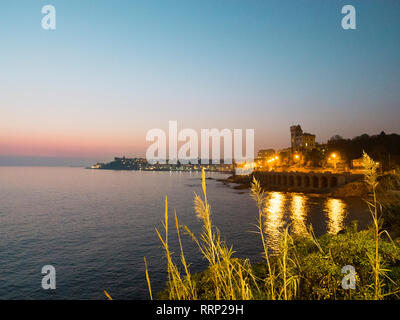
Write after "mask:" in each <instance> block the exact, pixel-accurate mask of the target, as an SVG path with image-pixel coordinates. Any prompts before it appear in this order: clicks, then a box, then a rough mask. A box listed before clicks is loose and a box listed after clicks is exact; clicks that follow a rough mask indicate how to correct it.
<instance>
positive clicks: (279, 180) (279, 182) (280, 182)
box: [278, 174, 282, 185]
mask: <svg viewBox="0 0 400 320" xmlns="http://www.w3.org/2000/svg"><path fill="white" fill-rule="evenodd" d="M278 185H282V176H281V175H280V174H278Z"/></svg>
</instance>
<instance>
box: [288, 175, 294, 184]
mask: <svg viewBox="0 0 400 320" xmlns="http://www.w3.org/2000/svg"><path fill="white" fill-rule="evenodd" d="M293 186H294V177H293V176H289V187H293Z"/></svg>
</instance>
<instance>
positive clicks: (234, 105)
mask: <svg viewBox="0 0 400 320" xmlns="http://www.w3.org/2000/svg"><path fill="white" fill-rule="evenodd" d="M47 4H51V5H54V6H55V8H56V10H57V29H56V30H54V31H45V30H43V29H42V28H41V18H42V14H41V8H42V6H44V5H47ZM346 4H352V5H353V6H354V7H355V8H356V11H357V29H356V30H343V29H342V28H341V19H342V17H343V15H342V14H341V8H342V7H343V6H344V5H346ZM0 13H1V16H2V17H1V19H0V39H1V49H0V70H1V71H0V88H1V89H0V90H1V91H0V92H1V94H0V112H1V117H0V157H1V156H4V157H6V156H7V157H8V159H10V158H9V157H20V156H37V157H67V158H68V157H82V158H83V157H90V158H99V160H103V159H107V158H110V157H112V156H113V155H114V154H120V155H121V154H126V155H138V156H144V153H145V150H146V147H147V146H148V143H146V142H145V135H146V132H147V130H149V129H152V128H163V129H167V126H168V120H178V125H179V127H180V128H188V127H189V128H194V129H196V130H199V129H200V128H213V127H216V128H219V129H223V128H231V129H233V128H243V129H245V128H254V129H255V130H256V149H259V148H268V147H273V148H283V147H286V146H288V145H289V126H290V125H292V124H301V125H302V127H303V129H304V130H306V131H309V132H312V133H315V134H316V135H317V141H320V142H325V141H326V140H327V139H328V138H329V137H331V136H333V135H334V134H341V135H342V136H346V137H353V136H355V135H359V134H362V133H369V134H373V133H379V132H380V131H381V130H384V131H386V132H387V133H390V132H395V133H399V132H400V130H399V129H400V128H399V120H400V59H399V58H400V2H399V1H388V0H387V1H378V0H375V1H367V0H364V1H351V2H349V1H332V0H331V1H328V0H325V1H324V0H319V1H318V0H307V1H306V0H298V1H285V0H283V1H282V0H280V1H266V0H264V1H256V0H202V1H200V0H197V1H194V0H162V1H161V0H157V1H156V0H146V1H144V0H143V1H136V0H135V1H115V0H114V1H111V0H108V1H105V0H96V1H95V0H83V1H75V0H68V1H67V0H51V1H50V0H47V1H39V0H37V1H36V0H29V1H21V0H18V1H2V2H1V3H0ZM25 137H26V138H28V137H29V139H25ZM78 142H79V143H78ZM11 145H12V146H13V147H11ZM0 163H1V160H0Z"/></svg>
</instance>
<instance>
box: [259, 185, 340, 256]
mask: <svg viewBox="0 0 400 320" xmlns="http://www.w3.org/2000/svg"><path fill="white" fill-rule="evenodd" d="M323 201H324V203H323V212H324V214H325V215H326V218H327V222H326V224H327V232H328V233H331V234H337V233H338V232H339V231H340V230H342V229H343V227H344V218H345V216H346V203H345V202H344V201H343V200H341V199H333V198H326V199H324V200H323ZM310 205H312V202H311V200H310V198H309V197H308V196H307V195H305V194H297V193H294V194H285V193H282V192H271V193H269V194H268V197H267V199H266V202H265V208H264V215H265V222H264V232H265V234H266V239H267V243H268V246H269V248H270V249H271V250H272V252H277V251H279V247H280V241H281V236H282V233H281V232H282V229H283V228H285V227H286V226H288V225H290V230H291V233H292V234H296V235H303V236H306V235H307V234H308V230H307V227H308V226H309V225H310V221H307V218H309V208H310ZM285 213H287V214H288V215H289V216H288V217H285Z"/></svg>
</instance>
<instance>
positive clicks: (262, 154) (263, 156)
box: [257, 149, 275, 160]
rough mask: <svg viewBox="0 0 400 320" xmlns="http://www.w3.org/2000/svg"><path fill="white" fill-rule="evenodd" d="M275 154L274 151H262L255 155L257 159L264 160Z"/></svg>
mask: <svg viewBox="0 0 400 320" xmlns="http://www.w3.org/2000/svg"><path fill="white" fill-rule="evenodd" d="M274 154H275V150H274V149H262V150H259V151H258V153H257V159H260V160H266V159H268V158H270V157H272V156H273V155H274Z"/></svg>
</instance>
